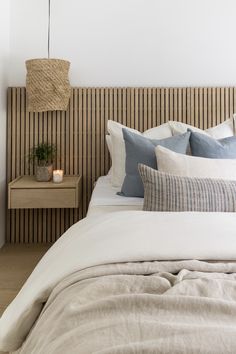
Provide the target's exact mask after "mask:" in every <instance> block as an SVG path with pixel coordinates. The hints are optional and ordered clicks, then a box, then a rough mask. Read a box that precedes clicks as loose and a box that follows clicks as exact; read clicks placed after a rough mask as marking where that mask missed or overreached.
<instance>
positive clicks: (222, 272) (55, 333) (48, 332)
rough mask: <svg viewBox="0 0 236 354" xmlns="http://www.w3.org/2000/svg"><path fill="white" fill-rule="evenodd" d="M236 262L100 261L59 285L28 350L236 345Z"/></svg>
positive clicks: (216, 351)
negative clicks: (122, 262) (107, 263)
mask: <svg viewBox="0 0 236 354" xmlns="http://www.w3.org/2000/svg"><path fill="white" fill-rule="evenodd" d="M228 272H230V273H231V272H236V264H232V263H231V264H210V263H205V262H197V261H186V262H144V263H135V262H133V263H125V264H114V265H113V264H111V265H106V266H98V267H93V268H90V269H87V270H85V271H80V272H76V273H74V274H72V275H71V276H68V277H67V278H66V279H64V280H63V281H62V282H61V283H60V284H59V285H58V286H57V287H56V288H55V289H54V291H53V292H52V294H51V296H50V298H49V300H48V302H47V304H46V306H45V308H44V309H43V311H42V313H41V316H40V318H39V320H38V322H37V323H36V324H35V326H34V327H33V329H32V331H31V333H30V334H29V336H28V339H27V340H26V342H25V343H24V344H23V346H22V348H21V350H20V351H19V352H18V353H20V354H29V353H37V354H44V353H47V354H65V353H70V354H91V353H99V354H133V353H153V354H154V353H155V354H157V353H160V354H161V353H162V354H163V353H166V354H175V353H176V354H177V353H178V354H179V353H181V354H185V353H186V354H192V353H195V354H201V353H202V354H206V353H212V354H223V353H224V354H226V353H232V354H233V353H236V273H234V274H226V273H228Z"/></svg>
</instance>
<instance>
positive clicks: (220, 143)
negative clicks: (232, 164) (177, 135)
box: [189, 130, 236, 159]
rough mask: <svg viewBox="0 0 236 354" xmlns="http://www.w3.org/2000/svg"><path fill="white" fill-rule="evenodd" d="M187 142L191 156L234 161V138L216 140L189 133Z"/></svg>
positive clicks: (235, 138) (235, 137)
mask: <svg viewBox="0 0 236 354" xmlns="http://www.w3.org/2000/svg"><path fill="white" fill-rule="evenodd" d="M190 131H191V130H190ZM189 142H190V147H191V152H192V155H193V156H199V157H206V158H212V159H236V136H230V137H228V138H224V139H219V140H217V139H214V138H212V137H211V136H208V135H205V134H201V133H198V132H193V131H191V135H190V139H189Z"/></svg>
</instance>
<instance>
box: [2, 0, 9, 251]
mask: <svg viewBox="0 0 236 354" xmlns="http://www.w3.org/2000/svg"><path fill="white" fill-rule="evenodd" d="M9 9H10V6H9V1H1V2H0V247H1V246H2V245H3V243H4V240H5V217H6V90H7V86H8V61H9Z"/></svg>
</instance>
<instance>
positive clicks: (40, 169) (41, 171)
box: [36, 165, 52, 182]
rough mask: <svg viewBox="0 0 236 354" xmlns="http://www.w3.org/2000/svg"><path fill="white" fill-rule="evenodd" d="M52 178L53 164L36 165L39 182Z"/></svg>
mask: <svg viewBox="0 0 236 354" xmlns="http://www.w3.org/2000/svg"><path fill="white" fill-rule="evenodd" d="M51 179H52V165H48V166H36V180H37V181H38V182H48V181H50V180H51Z"/></svg>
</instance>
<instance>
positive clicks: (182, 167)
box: [155, 146, 236, 180]
mask: <svg viewBox="0 0 236 354" xmlns="http://www.w3.org/2000/svg"><path fill="white" fill-rule="evenodd" d="M155 152H156V158H157V165H158V170H159V171H161V172H165V173H171V174H173V175H177V176H182V177H183V176H185V177H199V178H218V179H219V178H220V179H226V180H236V159H207V158H204V157H195V156H189V155H183V154H178V153H176V152H173V151H171V150H169V149H166V148H164V147H163V146H157V147H156V148H155Z"/></svg>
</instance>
